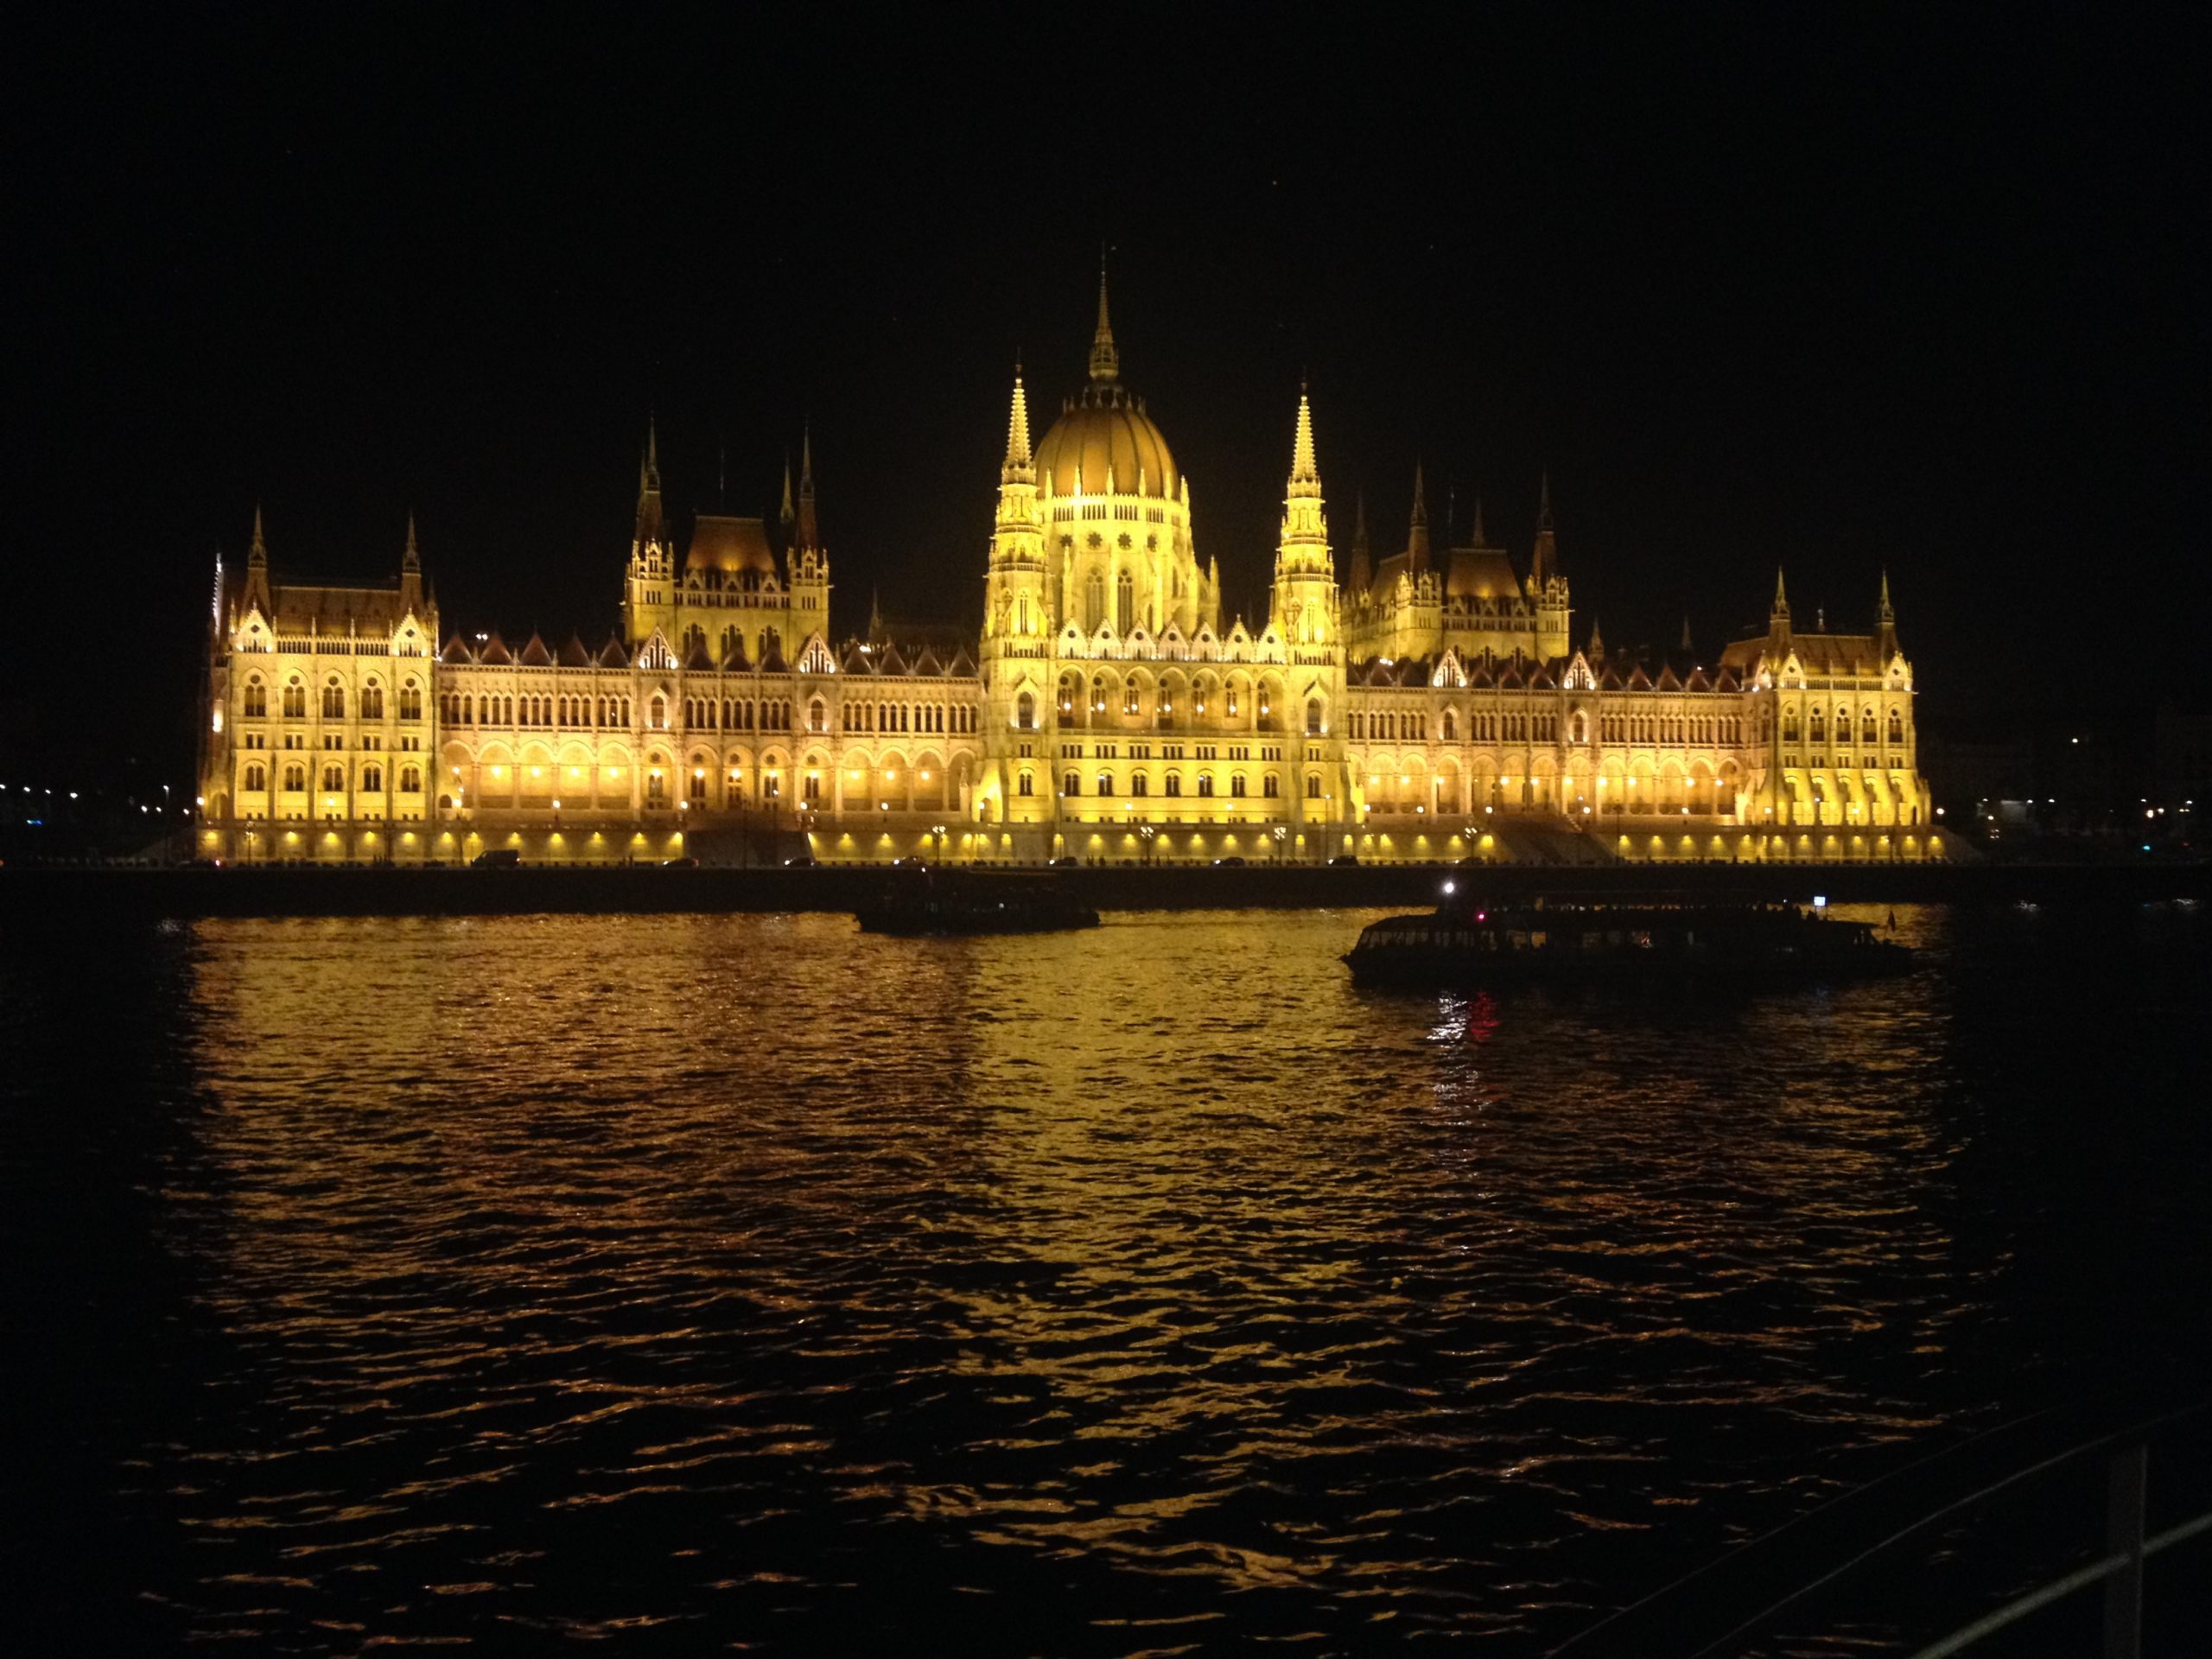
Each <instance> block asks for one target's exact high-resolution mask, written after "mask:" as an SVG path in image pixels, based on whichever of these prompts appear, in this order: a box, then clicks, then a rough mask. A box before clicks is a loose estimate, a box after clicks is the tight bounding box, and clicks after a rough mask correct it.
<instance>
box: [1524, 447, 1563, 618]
mask: <svg viewBox="0 0 2212 1659" xmlns="http://www.w3.org/2000/svg"><path fill="white" fill-rule="evenodd" d="M1555 575H1559V542H1558V538H1557V537H1556V536H1555V535H1554V533H1553V531H1552V475H1551V469H1550V468H1549V467H1547V468H1545V470H1544V473H1543V475H1542V479H1541V482H1539V483H1538V485H1537V486H1536V550H1535V555H1534V556H1532V557H1531V558H1530V559H1529V586H1530V587H1532V588H1542V587H1543V585H1544V584H1545V583H1546V582H1549V581H1550V580H1551V579H1552V578H1553V577H1554V576H1555Z"/></svg>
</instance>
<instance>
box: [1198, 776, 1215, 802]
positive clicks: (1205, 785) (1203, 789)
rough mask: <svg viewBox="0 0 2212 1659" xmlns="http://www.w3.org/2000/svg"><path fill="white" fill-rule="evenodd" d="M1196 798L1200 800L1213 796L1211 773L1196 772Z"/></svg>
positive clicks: (1209, 798)
mask: <svg viewBox="0 0 2212 1659" xmlns="http://www.w3.org/2000/svg"><path fill="white" fill-rule="evenodd" d="M1198 798H1199V799H1201V800H1211V799H1212V798H1213V774H1212V773H1211V772H1200V773H1199V774H1198Z"/></svg>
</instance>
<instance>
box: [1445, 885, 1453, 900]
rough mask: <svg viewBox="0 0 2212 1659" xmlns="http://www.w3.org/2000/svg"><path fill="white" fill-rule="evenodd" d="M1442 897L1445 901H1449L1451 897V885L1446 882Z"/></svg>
mask: <svg viewBox="0 0 2212 1659" xmlns="http://www.w3.org/2000/svg"><path fill="white" fill-rule="evenodd" d="M1444 896H1445V897H1446V899H1449V898H1450V897H1451V896H1452V884H1451V883H1450V882H1449V881H1446V883H1445V884H1444Z"/></svg>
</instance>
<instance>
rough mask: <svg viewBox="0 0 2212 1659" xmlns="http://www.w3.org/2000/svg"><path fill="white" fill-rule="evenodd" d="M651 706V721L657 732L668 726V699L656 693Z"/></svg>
mask: <svg viewBox="0 0 2212 1659" xmlns="http://www.w3.org/2000/svg"><path fill="white" fill-rule="evenodd" d="M649 706H650V708H651V709H652V721H651V722H650V724H651V725H652V728H653V729H654V730H655V731H657V732H658V731H664V730H666V729H667V728H668V699H667V698H666V697H664V696H659V695H658V693H656V694H655V695H654V697H653V700H652V703H651V704H650V705H649Z"/></svg>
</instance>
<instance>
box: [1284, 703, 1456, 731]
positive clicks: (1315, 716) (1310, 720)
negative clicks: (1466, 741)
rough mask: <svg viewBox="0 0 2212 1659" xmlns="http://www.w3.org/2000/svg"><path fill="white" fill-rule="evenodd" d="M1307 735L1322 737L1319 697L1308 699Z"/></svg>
mask: <svg viewBox="0 0 2212 1659" xmlns="http://www.w3.org/2000/svg"><path fill="white" fill-rule="evenodd" d="M1320 735H1321V699H1320V698H1319V697H1308V698H1306V736H1308V737H1319V736H1320ZM1446 735H1447V736H1448V735H1450V734H1448V733H1447V734H1446Z"/></svg>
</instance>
